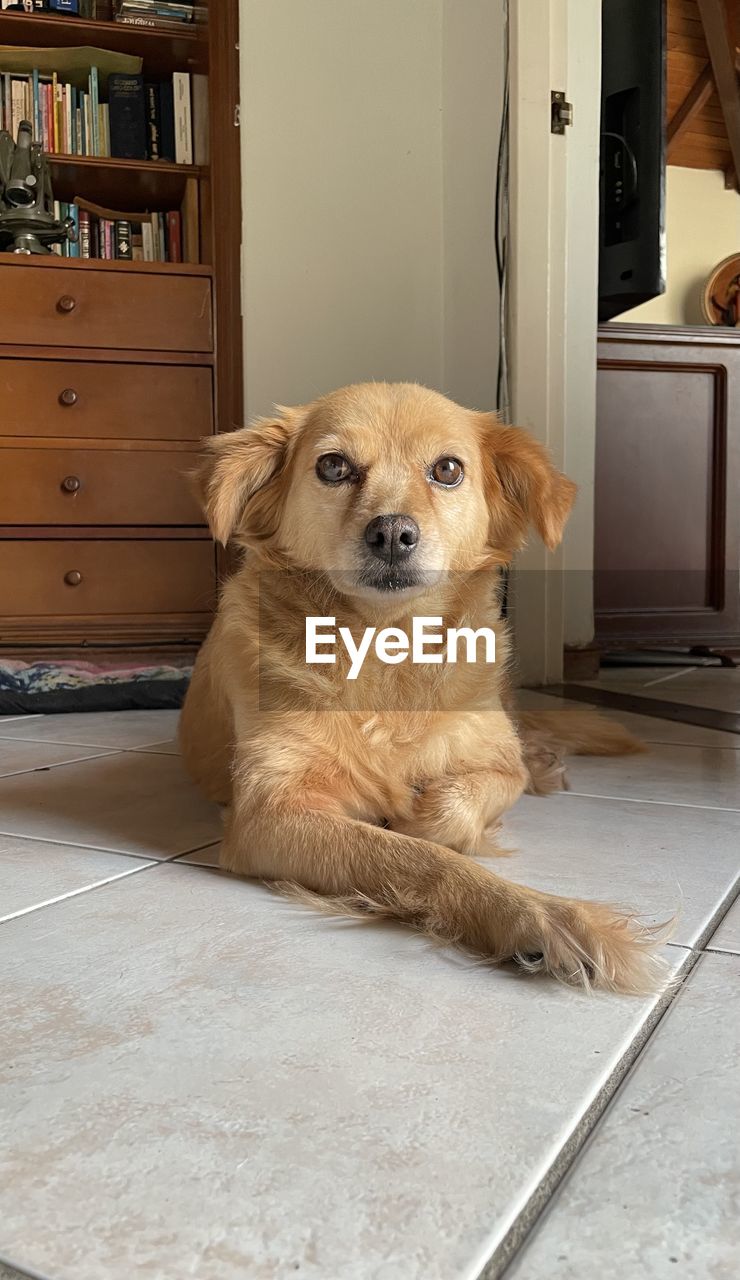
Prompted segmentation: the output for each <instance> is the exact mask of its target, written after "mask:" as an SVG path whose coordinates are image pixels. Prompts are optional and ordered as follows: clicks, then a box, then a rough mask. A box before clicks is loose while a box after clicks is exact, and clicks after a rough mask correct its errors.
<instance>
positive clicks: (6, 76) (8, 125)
mask: <svg viewBox="0 0 740 1280" xmlns="http://www.w3.org/2000/svg"><path fill="white" fill-rule="evenodd" d="M3 99H4V108H3V129H7V131H8V133H10V131H11V129H12V128H13V89H12V85H11V82H10V72H9V71H5V72H3Z"/></svg>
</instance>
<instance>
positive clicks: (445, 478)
mask: <svg viewBox="0 0 740 1280" xmlns="http://www.w3.org/2000/svg"><path fill="white" fill-rule="evenodd" d="M464 475H465V472H464V470H463V464H462V462H460V461H459V459H457V458H440V459H439V460H438V461H437V462H435V464H434V466H433V467H432V471H431V478H432V480H434V482H435V484H443V485H446V487H447V488H448V489H454V487H455V485H456V484H459V483H460V481H461V480H462V478H463V476H464Z"/></svg>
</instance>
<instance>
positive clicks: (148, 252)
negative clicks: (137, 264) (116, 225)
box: [141, 222, 154, 262]
mask: <svg viewBox="0 0 740 1280" xmlns="http://www.w3.org/2000/svg"><path fill="white" fill-rule="evenodd" d="M141 248H142V254H143V258H144V262H153V261H154V237H153V234H152V224H151V222H142V224H141Z"/></svg>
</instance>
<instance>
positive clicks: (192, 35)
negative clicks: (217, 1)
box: [0, 11, 208, 76]
mask: <svg viewBox="0 0 740 1280" xmlns="http://www.w3.org/2000/svg"><path fill="white" fill-rule="evenodd" d="M0 44H11V45H15V46H16V47H17V46H28V47H31V48H32V47H34V46H36V45H38V46H42V45H43V46H46V47H49V48H57V49H70V48H75V47H77V46H78V45H91V46H92V47H93V48H95V49H113V50H114V51H115V52H116V53H131V54H133V55H134V56H135V57H137V58H143V59H144V66H145V67H146V69H147V71H148V72H151V74H152V75H153V76H165V75H171V74H172V72H173V71H195V72H207V71H208V28H207V26H206V25H205V24H203V25H201V24H193V26H192V29H191V28H189V27H185V28H184V29H183V30H182V31H175V32H172V31H169V30H166V31H159V30H157V29H156V27H134V26H128V25H125V24H123V23H120V22H103V21H101V20H100V19H97V20H94V19H86V18H73V17H71V16H70V17H66V16H64V15H57V14H51V13H7V12H6V11H2V12H0Z"/></svg>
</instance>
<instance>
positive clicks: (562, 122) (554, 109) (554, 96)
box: [550, 89, 573, 133]
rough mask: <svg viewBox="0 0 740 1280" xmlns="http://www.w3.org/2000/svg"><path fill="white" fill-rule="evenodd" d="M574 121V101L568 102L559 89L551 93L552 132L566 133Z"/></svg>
mask: <svg viewBox="0 0 740 1280" xmlns="http://www.w3.org/2000/svg"><path fill="white" fill-rule="evenodd" d="M572 123H573V103H572V102H567V101H566V98H565V94H564V93H561V92H560V90H559V89H553V90H552V91H551V93H550V133H565V130H566V128H567V127H568V125H571V124H572Z"/></svg>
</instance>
